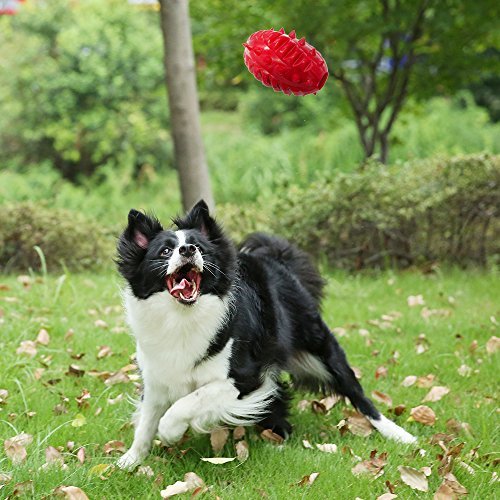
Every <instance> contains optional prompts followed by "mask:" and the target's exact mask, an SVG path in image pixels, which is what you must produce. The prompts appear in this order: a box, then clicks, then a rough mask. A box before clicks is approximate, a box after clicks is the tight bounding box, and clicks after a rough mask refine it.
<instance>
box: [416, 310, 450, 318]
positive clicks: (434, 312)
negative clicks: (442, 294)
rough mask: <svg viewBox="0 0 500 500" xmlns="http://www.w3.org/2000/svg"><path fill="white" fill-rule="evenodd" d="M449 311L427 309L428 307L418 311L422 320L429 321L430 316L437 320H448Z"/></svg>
mask: <svg viewBox="0 0 500 500" xmlns="http://www.w3.org/2000/svg"><path fill="white" fill-rule="evenodd" d="M451 313H452V311H451V309H429V308H428V307H424V308H423V309H422V310H421V311H420V316H422V318H424V319H429V318H430V317H432V316H436V317H438V318H448V317H449V316H451Z"/></svg>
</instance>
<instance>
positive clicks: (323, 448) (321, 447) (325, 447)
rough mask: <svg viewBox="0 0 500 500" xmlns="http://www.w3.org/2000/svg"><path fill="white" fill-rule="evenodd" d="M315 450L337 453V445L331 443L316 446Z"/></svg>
mask: <svg viewBox="0 0 500 500" xmlns="http://www.w3.org/2000/svg"><path fill="white" fill-rule="evenodd" d="M316 448H318V450H319V451H322V452H323V453H337V445H336V444H332V443H323V444H317V445H316Z"/></svg>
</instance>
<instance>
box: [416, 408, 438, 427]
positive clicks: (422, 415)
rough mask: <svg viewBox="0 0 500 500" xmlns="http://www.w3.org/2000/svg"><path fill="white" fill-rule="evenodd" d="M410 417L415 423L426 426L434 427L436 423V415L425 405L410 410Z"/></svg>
mask: <svg viewBox="0 0 500 500" xmlns="http://www.w3.org/2000/svg"><path fill="white" fill-rule="evenodd" d="M410 415H411V417H412V418H413V420H414V421H415V422H418V423H420V424H424V425H434V423H435V422H436V414H435V413H434V411H433V410H432V408H429V407H428V406H425V405H420V406H416V407H415V408H412V409H411V410H410Z"/></svg>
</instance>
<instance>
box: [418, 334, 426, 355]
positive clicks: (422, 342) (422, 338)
mask: <svg viewBox="0 0 500 500" xmlns="http://www.w3.org/2000/svg"><path fill="white" fill-rule="evenodd" d="M428 350H429V341H428V340H427V337H426V335H425V333H421V334H420V335H419V336H418V337H417V340H416V341H415V352H416V353H417V354H423V353H424V352H426V351H428Z"/></svg>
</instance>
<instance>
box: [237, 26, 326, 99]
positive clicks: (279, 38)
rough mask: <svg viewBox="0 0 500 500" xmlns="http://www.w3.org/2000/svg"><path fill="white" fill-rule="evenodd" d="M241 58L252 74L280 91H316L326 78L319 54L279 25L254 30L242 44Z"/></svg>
mask: <svg viewBox="0 0 500 500" xmlns="http://www.w3.org/2000/svg"><path fill="white" fill-rule="evenodd" d="M243 46H244V47H245V51H244V53H243V58H244V60H245V64H246V66H247V68H248V70H249V71H250V73H252V75H253V76H254V77H255V78H256V79H257V80H259V82H261V83H263V84H264V85H265V86H266V87H272V88H273V89H274V90H275V91H276V92H283V93H284V94H288V95H289V94H295V95H307V94H316V92H318V91H319V90H321V88H322V87H323V85H324V84H325V82H326V80H327V78H328V68H327V66H326V62H325V60H324V59H323V57H322V55H321V54H320V53H319V52H318V51H317V50H316V49H315V48H314V47H313V46H312V45H309V44H308V43H307V42H306V39H305V38H301V39H300V40H299V39H297V36H296V35H295V31H292V32H290V34H289V35H287V34H286V33H285V30H284V29H283V28H281V29H280V30H279V31H275V30H273V29H270V30H261V31H257V32H256V33H254V34H253V35H250V37H249V38H248V40H247V41H246V42H245V43H244V44H243Z"/></svg>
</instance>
